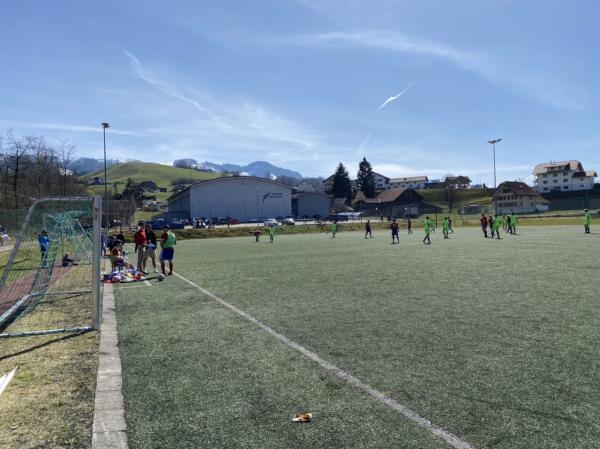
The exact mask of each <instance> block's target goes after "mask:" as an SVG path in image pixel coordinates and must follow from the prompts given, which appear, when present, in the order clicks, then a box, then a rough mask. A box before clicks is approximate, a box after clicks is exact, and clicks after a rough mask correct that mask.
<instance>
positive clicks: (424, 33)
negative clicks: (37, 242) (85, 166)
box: [0, 0, 600, 184]
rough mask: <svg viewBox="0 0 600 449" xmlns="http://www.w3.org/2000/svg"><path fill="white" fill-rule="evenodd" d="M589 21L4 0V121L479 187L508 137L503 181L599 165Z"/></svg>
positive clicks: (534, 8)
mask: <svg viewBox="0 0 600 449" xmlns="http://www.w3.org/2000/svg"><path fill="white" fill-rule="evenodd" d="M598 17H600V2H596V1H593V0H544V1H543V2H542V1H537V0H454V1H452V0H418V1H417V0H413V1H402V0H398V1H392V0H382V1H379V0H364V1H363V0H345V1H327V0H320V1H319V0H287V1H286V0H253V1H248V0H245V1H242V0H237V1H233V0H221V1H209V0H199V1H191V0H190V1H169V2H165V1H157V0H135V1H133V0H132V1H127V0H119V1H97V2H83V1H74V0H61V1H59V2H56V1H43V0H38V1H22V2H5V3H4V4H3V7H2V15H1V16H0V49H1V50H2V52H1V54H2V70H0V129H1V130H6V129H9V128H12V129H13V130H14V132H15V133H16V134H19V135H25V134H35V135H44V136H46V138H47V140H49V141H50V142H54V141H57V140H59V139H68V140H69V141H70V142H72V143H74V144H76V146H77V150H76V151H77V155H78V156H91V157H101V156H102V133H101V129H100V123H101V122H102V121H108V122H110V123H111V124H112V128H110V129H109V130H108V133H107V144H108V153H109V157H110V158H118V159H121V160H124V159H127V158H137V159H141V160H147V161H156V162H161V161H172V160H174V159H177V158H183V157H192V158H195V159H198V160H200V161H203V160H208V161H212V162H230V163H239V164H245V163H248V162H251V161H254V160H268V161H270V162H272V163H274V164H277V165H282V166H285V167H287V168H292V169H296V170H298V171H300V172H301V173H302V174H304V175H305V176H328V175H329V174H330V173H332V172H333V170H334V169H335V166H336V165H337V163H338V162H339V161H342V162H344V164H346V166H347V167H348V169H349V171H350V172H351V174H354V173H355V172H356V169H357V166H358V162H359V160H360V159H361V158H362V157H363V156H366V157H367V159H369V160H370V161H371V163H372V164H373V166H374V168H375V170H376V171H378V172H380V173H382V174H385V175H388V176H408V175H421V174H426V175H429V176H430V178H438V177H442V176H444V175H445V174H448V173H452V174H455V175H458V174H466V175H469V176H470V177H471V178H472V179H473V180H474V181H475V182H486V183H488V184H489V183H491V180H492V175H491V169H492V153H491V148H490V145H488V144H487V143H486V141H487V140H489V139H491V138H496V137H502V138H503V141H502V142H501V143H500V144H499V145H498V147H497V164H498V176H499V180H505V179H510V180H514V179H523V180H526V181H528V180H530V174H531V171H532V168H533V166H534V165H535V164H537V163H540V162H547V161H549V160H563V159H579V160H581V161H582V162H583V164H584V166H585V167H586V168H587V169H594V170H600V151H599V150H600V126H599V124H600V123H599V117H600V115H599V112H600V111H599V110H598V109H599V107H598V105H599V104H600V102H599V100H600V98H599V97H600V84H599V83H598V79H600V58H599V57H598V56H599V53H598V49H597V42H598V41H600V32H599V31H598V30H599V28H598V26H597V23H596V22H597V18H598ZM398 94H400V95H398ZM393 96H397V98H396V99H395V100H391V101H389V102H387V103H385V102H386V100H388V99H390V97H393ZM384 103H385V105H384Z"/></svg>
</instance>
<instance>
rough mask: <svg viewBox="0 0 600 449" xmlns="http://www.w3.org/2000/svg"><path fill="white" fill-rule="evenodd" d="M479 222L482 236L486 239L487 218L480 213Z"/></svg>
mask: <svg viewBox="0 0 600 449" xmlns="http://www.w3.org/2000/svg"><path fill="white" fill-rule="evenodd" d="M479 222H480V223H481V230H482V231H483V236H484V237H485V238H486V239H487V226H488V219H487V217H486V216H485V214H481V218H480V219H479Z"/></svg>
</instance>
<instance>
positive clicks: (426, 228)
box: [423, 216, 431, 245]
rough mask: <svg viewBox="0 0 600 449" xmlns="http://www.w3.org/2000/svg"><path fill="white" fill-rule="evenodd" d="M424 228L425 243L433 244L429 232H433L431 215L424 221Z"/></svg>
mask: <svg viewBox="0 0 600 449" xmlns="http://www.w3.org/2000/svg"><path fill="white" fill-rule="evenodd" d="M423 230H424V231H425V238H424V239H423V243H425V244H426V245H431V239H430V238H429V234H430V233H431V220H430V219H429V217H428V216H427V217H425V221H424V222H423Z"/></svg>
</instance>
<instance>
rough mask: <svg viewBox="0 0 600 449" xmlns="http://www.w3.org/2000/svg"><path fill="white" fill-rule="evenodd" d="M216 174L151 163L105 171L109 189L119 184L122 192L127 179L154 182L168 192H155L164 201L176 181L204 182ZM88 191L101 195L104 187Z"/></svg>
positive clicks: (119, 165)
mask: <svg viewBox="0 0 600 449" xmlns="http://www.w3.org/2000/svg"><path fill="white" fill-rule="evenodd" d="M96 176H98V177H100V178H103V177H104V171H103V170H100V171H96V172H93V173H88V174H87V175H85V176H82V179H86V180H89V179H92V178H94V177H96ZM218 176H220V175H218V174H213V173H206V172H199V171H195V170H188V169H186V168H177V167H172V166H169V165H162V164H156V163H153V162H137V161H136V162H126V163H124V164H118V165H113V166H112V167H109V168H108V170H107V177H108V183H109V188H110V189H111V191H112V189H113V187H112V184H113V183H115V182H121V183H122V184H121V185H119V186H118V187H117V189H118V191H119V192H120V191H122V190H123V187H124V186H125V183H126V182H127V180H128V179H129V178H131V180H132V181H133V182H136V183H137V182H142V181H154V182H155V183H156V184H157V185H158V186H159V187H165V188H166V189H167V190H168V192H166V193H165V192H162V193H161V192H157V193H156V199H157V200H159V201H165V200H166V199H167V198H168V197H169V196H171V194H172V192H171V189H172V183H173V182H175V181H176V180H178V179H182V178H185V179H193V180H194V181H204V180H206V179H213V178H217V177H218ZM89 191H90V193H92V194H101V193H102V192H104V186H90V187H89Z"/></svg>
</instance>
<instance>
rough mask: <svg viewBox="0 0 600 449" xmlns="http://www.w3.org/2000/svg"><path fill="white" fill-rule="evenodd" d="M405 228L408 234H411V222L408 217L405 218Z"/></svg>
mask: <svg viewBox="0 0 600 449" xmlns="http://www.w3.org/2000/svg"><path fill="white" fill-rule="evenodd" d="M406 227H407V229H408V233H409V234H412V221H411V219H410V217H406Z"/></svg>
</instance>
